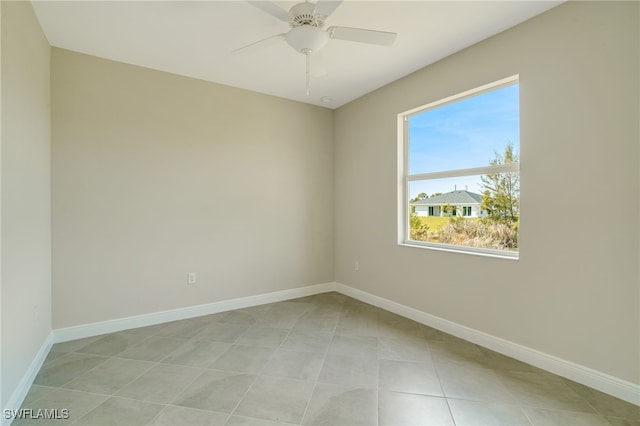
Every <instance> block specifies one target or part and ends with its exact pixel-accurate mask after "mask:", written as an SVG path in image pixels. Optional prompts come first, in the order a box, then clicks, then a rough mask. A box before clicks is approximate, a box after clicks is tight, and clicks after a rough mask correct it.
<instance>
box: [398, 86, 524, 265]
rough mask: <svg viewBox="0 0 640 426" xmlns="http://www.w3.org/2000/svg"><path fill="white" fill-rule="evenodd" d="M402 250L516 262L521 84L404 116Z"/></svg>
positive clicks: (467, 94) (445, 101) (469, 95)
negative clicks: (449, 252) (416, 248)
mask: <svg viewBox="0 0 640 426" xmlns="http://www.w3.org/2000/svg"><path fill="white" fill-rule="evenodd" d="M398 126H399V142H398V143H399V150H398V155H399V158H398V163H399V167H398V169H399V170H400V188H399V193H398V200H399V215H398V217H399V220H398V232H399V236H398V242H399V243H400V244H406V245H412V246H423V247H429V248H436V249H445V250H453V251H463V252H472V253H480V254H488V255H497V256H501V257H509V258H517V257H518V250H519V240H518V228H519V223H520V94H519V82H518V76H513V77H509V78H506V79H503V80H500V81H497V82H495V83H491V84H488V85H485V86H482V87H479V88H477V89H473V90H469V91H467V92H464V93H461V94H458V95H454V96H451V97H448V98H446V99H443V100H440V101H437V102H433V103H431V104H428V105H425V106H423V107H420V108H416V109H414V110H411V111H407V112H404V113H402V114H399V115H398Z"/></svg>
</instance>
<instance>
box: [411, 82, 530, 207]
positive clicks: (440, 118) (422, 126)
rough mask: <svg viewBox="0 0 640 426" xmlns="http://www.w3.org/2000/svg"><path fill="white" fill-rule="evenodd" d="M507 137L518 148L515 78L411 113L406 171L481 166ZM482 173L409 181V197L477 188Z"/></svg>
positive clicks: (498, 151) (518, 115)
mask: <svg viewBox="0 0 640 426" xmlns="http://www.w3.org/2000/svg"><path fill="white" fill-rule="evenodd" d="M508 143H511V144H512V145H513V147H514V151H515V152H516V154H518V155H519V154H520V111H519V93H518V84H514V85H511V86H507V87H502V88H500V89H496V90H493V91H490V92H485V93H481V94H479V95H475V96H472V97H469V98H464V99H462V100H459V101H454V102H452V103H449V104H445V105H441V106H438V107H435V108H433V109H429V110H427V111H424V112H421V113H418V114H415V115H412V116H410V117H409V173H410V174H413V173H431V172H440V171H445V170H459V169H468V168H473V167H483V166H487V165H489V162H490V161H491V160H493V159H494V158H495V153H496V152H497V153H500V154H502V153H503V152H504V148H505V146H506V145H507V144H508ZM479 184H480V176H465V177H460V178H447V179H435V180H428V181H419V182H411V184H410V185H409V196H410V198H413V197H415V196H416V195H417V194H419V193H421V192H425V193H426V194H427V195H429V196H431V194H433V193H436V192H441V193H445V192H450V191H453V190H454V188H455V187H456V186H457V189H459V190H460V189H465V187H466V188H467V190H468V191H471V192H476V193H481V192H482V191H481V188H480V185H479Z"/></svg>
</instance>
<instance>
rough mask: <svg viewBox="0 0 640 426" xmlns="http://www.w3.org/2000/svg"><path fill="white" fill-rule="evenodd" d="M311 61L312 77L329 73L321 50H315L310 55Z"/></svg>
mask: <svg viewBox="0 0 640 426" xmlns="http://www.w3.org/2000/svg"><path fill="white" fill-rule="evenodd" d="M309 62H310V64H309V65H310V68H311V69H310V72H311V76H312V77H325V76H326V75H327V67H326V64H325V61H324V56H323V55H322V51H321V50H318V51H316V52H313V53H312V54H311V56H310V57H309Z"/></svg>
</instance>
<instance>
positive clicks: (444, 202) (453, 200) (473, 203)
mask: <svg viewBox="0 0 640 426" xmlns="http://www.w3.org/2000/svg"><path fill="white" fill-rule="evenodd" d="M481 205H482V195H480V194H476V193H474V192H469V191H463V190H455V191H451V192H447V193H446V194H440V195H436V196H435V197H431V198H425V199H424V200H420V201H415V202H412V203H410V206H411V207H414V208H415V209H414V211H415V214H416V215H417V216H460V217H485V216H486V215H487V212H486V211H485V210H482V209H481V208H480V206H481Z"/></svg>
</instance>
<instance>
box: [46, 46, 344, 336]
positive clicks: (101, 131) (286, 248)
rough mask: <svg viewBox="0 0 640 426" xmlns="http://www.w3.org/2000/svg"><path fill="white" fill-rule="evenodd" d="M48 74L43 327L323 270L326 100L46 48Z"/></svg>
mask: <svg viewBox="0 0 640 426" xmlns="http://www.w3.org/2000/svg"><path fill="white" fill-rule="evenodd" d="M51 78H52V99H53V105H52V120H53V128H52V190H53V193H52V195H53V211H52V214H53V325H54V328H62V327H68V326H73V325H78V324H86V323H91V322H96V321H104V320H109V319H114V318H122V317H126V316H131V315H140V314H144V313H150V312H158V311H163V310H168V309H174V308H180V307H185V306H192V305H198V304H204V303H210V302H215V301H220V300H225V299H231V298H236V297H243V296H251V295H257V294H264V293H269V292H274V291H279V290H286V289H291V288H296V287H300V286H307V285H312V284H319V283H324V282H330V281H332V280H333V143H332V140H333V139H332V138H333V113H332V111H331V110H328V109H325V108H319V107H314V106H310V105H304V104H301V103H298V102H293V101H287V100H283V99H279V98H275V97H271V96H266V95H261V94H257V93H252V92H248V91H244V90H239V89H235V88H231V87H225V86H221V85H217V84H212V83H207V82H203V81H199V80H194V79H190V78H186V77H180V76H176V75H171V74H167V73H162V72H158V71H152V70H149V69H144V68H139V67H135V66H131V65H125V64H122V63H116V62H112V61H107V60H103V59H98V58H95V57H91V56H86V55H82V54H79V53H73V52H70V51H66V50H60V49H53V53H52V77H51ZM187 272H196V273H197V275H198V282H197V284H196V285H194V286H187V284H186V277H187Z"/></svg>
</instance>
